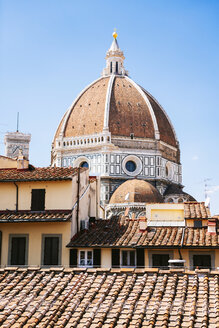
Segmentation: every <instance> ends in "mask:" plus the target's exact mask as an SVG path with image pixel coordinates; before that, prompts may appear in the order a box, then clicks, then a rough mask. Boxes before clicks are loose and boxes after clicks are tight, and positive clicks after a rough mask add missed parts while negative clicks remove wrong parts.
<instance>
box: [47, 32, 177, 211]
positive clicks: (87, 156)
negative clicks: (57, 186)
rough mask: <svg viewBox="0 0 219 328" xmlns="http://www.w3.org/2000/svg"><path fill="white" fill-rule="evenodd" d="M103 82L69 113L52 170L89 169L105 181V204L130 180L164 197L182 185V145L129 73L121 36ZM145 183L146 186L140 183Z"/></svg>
mask: <svg viewBox="0 0 219 328" xmlns="http://www.w3.org/2000/svg"><path fill="white" fill-rule="evenodd" d="M113 37H114V39H113V42H112V45H111V47H110V48H109V50H108V51H107V53H106V67H105V68H104V69H103V72H102V75H101V77H100V78H98V79H97V80H95V81H94V82H92V83H91V84H90V85H88V86H87V87H86V88H85V89H84V90H82V92H81V93H80V94H79V95H78V97H77V98H76V99H75V100H74V102H73V103H72V105H71V106H70V107H69V108H68V110H67V111H66V113H65V114H64V116H63V118H62V120H61V122H60V124H59V126H58V129H57V130H56V133H55V137H54V140H53V144H52V152H51V164H52V166H63V167H68V166H73V167H85V166H86V167H89V172H90V175H92V176H101V182H100V199H101V204H102V205H104V204H107V203H108V202H109V199H110V198H111V196H112V194H113V192H114V190H115V189H116V188H117V187H118V186H119V185H121V184H122V183H123V182H124V181H126V180H127V179H130V178H135V177H139V178H140V180H147V181H149V182H150V183H151V184H152V185H154V186H155V187H156V188H157V190H158V191H159V192H160V193H161V194H162V195H163V193H164V192H165V190H166V187H167V186H168V185H169V184H171V183H175V184H177V185H181V182H182V169H181V164H180V149H179V143H178V140H177V137H176V134H175V131H174V128H173V126H172V124H171V122H170V119H169V117H168V115H167V114H166V112H165V111H164V109H163V108H162V106H161V105H160V104H159V103H158V101H157V100H156V99H155V98H154V97H153V96H152V95H151V94H150V93H149V92H148V91H146V90H145V89H144V88H143V87H141V86H139V85H138V84H137V83H136V82H134V81H133V80H132V79H131V78H130V77H129V75H128V71H126V70H125V68H124V59H125V57H124V54H123V52H122V51H121V49H120V48H119V45H118V42H117V34H116V33H114V34H113ZM139 183H141V182H139Z"/></svg>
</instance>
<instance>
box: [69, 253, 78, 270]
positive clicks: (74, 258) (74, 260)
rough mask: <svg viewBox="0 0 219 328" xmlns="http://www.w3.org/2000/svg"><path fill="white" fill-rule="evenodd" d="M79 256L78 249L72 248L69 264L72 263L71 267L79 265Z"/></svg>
mask: <svg viewBox="0 0 219 328" xmlns="http://www.w3.org/2000/svg"><path fill="white" fill-rule="evenodd" d="M77 257H78V250H77V249H70V260H69V264H70V267H71V268H73V267H77V265H78V261H77Z"/></svg>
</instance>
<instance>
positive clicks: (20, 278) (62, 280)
mask: <svg viewBox="0 0 219 328" xmlns="http://www.w3.org/2000/svg"><path fill="white" fill-rule="evenodd" d="M218 286H219V274H218V273H213V272H212V273H202V274H196V273H195V274H194V273H191V272H189V273H188V274H187V273H183V272H182V273H170V272H168V271H167V273H162V272H161V271H159V272H150V271H146V272H144V273H137V272H131V273H130V272H121V271H118V272H117V273H115V272H113V270H112V271H109V272H107V271H105V272H98V271H97V270H94V272H89V271H76V270H74V269H72V270H61V271H57V270H50V271H45V270H40V269H36V270H31V269H25V270H24V271H22V272H21V271H19V270H13V271H12V270H10V269H6V270H3V271H2V272H1V273H0V308H1V313H0V325H1V326H2V327H21V326H22V327H32V326H37V327H77V328H80V327H83V328H84V327H90V328H94V327H95V328H96V327H104V328H111V327H130V328H132V327H133V328H134V327H177V328H180V327H206V328H207V327H210V328H213V327H218V326H219V317H218V308H219V299H218V295H219V287H218Z"/></svg>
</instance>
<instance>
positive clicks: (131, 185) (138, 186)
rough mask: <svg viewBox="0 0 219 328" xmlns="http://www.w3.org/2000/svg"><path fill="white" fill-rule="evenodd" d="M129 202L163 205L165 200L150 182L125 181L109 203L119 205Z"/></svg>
mask: <svg viewBox="0 0 219 328" xmlns="http://www.w3.org/2000/svg"><path fill="white" fill-rule="evenodd" d="M127 198H128V199H127ZM127 202H131V203H163V198H162V196H161V194H160V193H159V191H158V190H157V189H156V188H155V187H154V186H152V185H151V184H150V183H149V182H146V181H144V180H138V179H132V180H128V181H125V182H124V183H122V184H121V185H120V186H119V187H118V188H117V189H116V190H115V191H114V193H113V194H112V197H111V198H110V202H109V203H110V204H118V203H127Z"/></svg>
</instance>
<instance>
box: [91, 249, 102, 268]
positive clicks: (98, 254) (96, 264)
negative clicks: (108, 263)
mask: <svg viewBox="0 0 219 328" xmlns="http://www.w3.org/2000/svg"><path fill="white" fill-rule="evenodd" d="M93 259H94V260H93V265H94V267H100V266H101V249H94V252H93Z"/></svg>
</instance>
